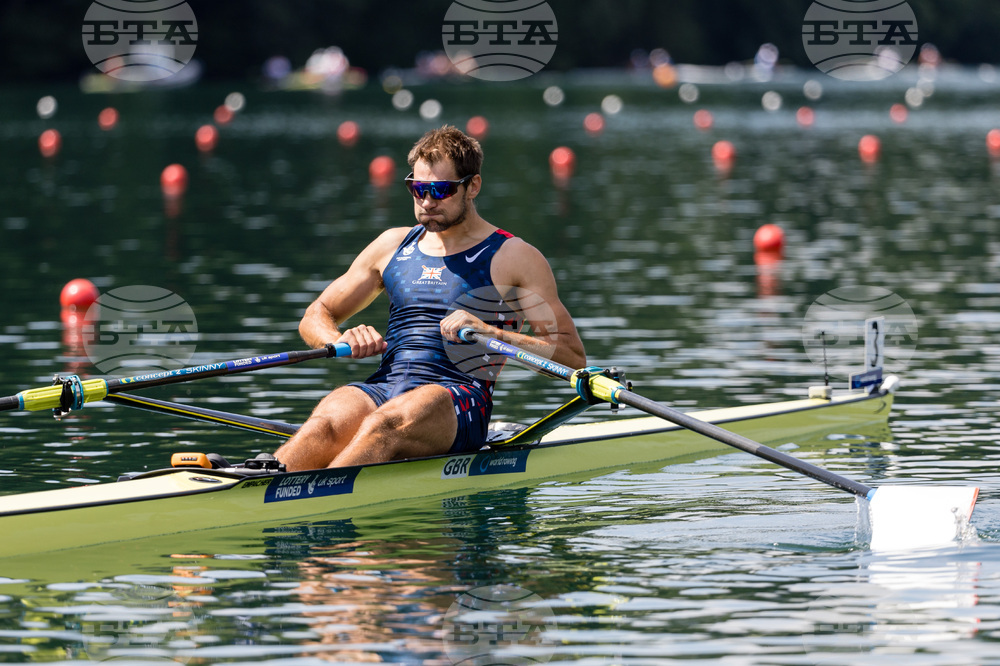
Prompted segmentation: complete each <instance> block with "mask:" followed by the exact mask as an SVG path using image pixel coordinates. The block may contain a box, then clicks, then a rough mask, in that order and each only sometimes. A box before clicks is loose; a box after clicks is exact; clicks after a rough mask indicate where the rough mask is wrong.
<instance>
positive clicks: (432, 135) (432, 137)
mask: <svg viewBox="0 0 1000 666" xmlns="http://www.w3.org/2000/svg"><path fill="white" fill-rule="evenodd" d="M443 159H451V161H452V163H453V164H454V165H455V171H456V172H457V173H458V177H459V178H465V177H466V176H474V175H476V174H478V173H479V172H480V170H481V169H482V168H483V149H482V146H480V145H479V142H478V141H476V140H475V139H473V138H472V137H471V136H468V135H467V134H465V133H464V132H462V131H461V130H460V129H458V128H456V127H452V126H451V125H445V126H443V127H439V128H438V129H432V130H431V131H429V132H427V134H424V135H423V136H422V137H420V140H419V141H417V142H416V143H415V144H414V145H413V148H412V149H411V150H410V154H409V155H408V156H407V158H406V162H407V163H408V164H409V165H410V167H411V168H412V167H413V165H414V164H416V163H417V160H423V161H425V162H427V163H428V164H431V165H433V164H437V163H438V162H440V161H441V160H443Z"/></svg>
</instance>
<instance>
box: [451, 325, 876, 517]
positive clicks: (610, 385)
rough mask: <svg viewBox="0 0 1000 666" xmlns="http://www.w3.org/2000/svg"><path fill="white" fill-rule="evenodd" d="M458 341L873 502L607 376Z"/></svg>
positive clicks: (509, 348) (832, 477) (851, 486)
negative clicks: (584, 388) (491, 352)
mask: <svg viewBox="0 0 1000 666" xmlns="http://www.w3.org/2000/svg"><path fill="white" fill-rule="evenodd" d="M459 337H460V338H461V339H462V340H465V341H466V342H478V343H479V344H482V345H483V346H485V347H486V348H487V349H489V350H490V351H493V352H496V353H498V354H501V355H503V356H507V357H509V358H512V359H514V360H517V361H520V362H521V363H523V364H524V365H526V366H528V367H529V368H532V369H534V370H537V371H539V372H541V373H542V374H546V375H549V376H552V377H556V378H559V379H566V380H568V381H569V382H570V384H571V385H572V386H573V388H575V389H576V390H577V392H578V393H581V395H582V396H583V392H582V389H583V385H584V384H586V385H587V392H588V393H589V394H590V395H593V396H595V397H598V398H600V399H602V400H606V401H608V402H611V403H616V404H622V405H629V406H631V407H635V408H636V409H639V410H641V411H643V412H646V413H647V414H651V415H652V416H658V417H659V418H661V419H665V420H667V421H670V422H671V423H676V424H677V425H679V426H681V427H683V428H687V429H688V430H693V431H694V432H697V433H699V434H702V435H705V436H706V437H710V438H712V439H714V440H717V441H720V442H722V443H723V444H728V445H729V446H732V447H734V448H737V449H740V450H741V451H746V452H747V453H750V454H752V455H755V456H757V457H758V458H763V459H764V460H768V461H770V462H773V463H775V464H777V465H781V466H782V467H787V468H788V469H790V470H793V471H796V472H799V473H801V474H805V475H806V476H811V477H812V478H814V479H816V480H818V481H822V482H823V483H827V484H829V485H831V486H833V487H834V488H840V489H841V490H846V491H848V492H851V493H854V494H855V495H859V496H861V497H864V498H866V499H870V497H869V496H870V495H871V494H872V493H873V492H874V491H875V489H874V488H872V487H870V486H866V485H865V484H863V483H858V482H857V481H852V480H851V479H848V478H845V477H843V476H840V475H839V474H834V473H833V472H830V471H827V470H825V469H823V468H822V467H817V466H816V465H812V464H810V463H807V462H805V461H802V460H799V459H798V458H795V457H793V456H790V455H788V454H786V453H782V452H781V451H777V450H775V449H772V448H770V447H768V446H764V445H763V444H760V443H758V442H755V441H753V440H752V439H749V438H747V437H744V436H742V435H737V434H736V433H734V432H730V431H729V430H725V429H723V428H720V427H719V426H717V425H714V424H711V423H707V422H705V421H702V420H700V419H696V418H694V417H692V416H688V415H687V414H685V413H683V412H679V411H677V410H676V409H673V408H672V407H667V406H666V405H664V404H662V403H659V402H655V401H653V400H650V399H648V398H644V397H642V396H641V395H637V394H635V393H633V392H631V391H629V390H628V389H627V388H625V387H624V386H622V385H621V384H620V383H619V382H617V381H615V380H614V379H611V378H610V377H607V376H605V375H602V374H599V373H596V372H592V371H587V370H572V369H571V368H568V367H566V366H565V365H561V364H559V363H556V362H555V361H550V360H549V359H546V358H542V357H540V356H538V355H536V354H532V353H530V352H527V351H524V350H523V349H519V348H517V347H515V346H513V345H509V344H507V343H506V342H501V341H500V340H496V339H493V338H488V337H486V336H483V335H481V334H479V333H476V332H475V331H473V330H472V329H470V328H466V329H462V330H461V331H460V332H459ZM584 397H586V396H584Z"/></svg>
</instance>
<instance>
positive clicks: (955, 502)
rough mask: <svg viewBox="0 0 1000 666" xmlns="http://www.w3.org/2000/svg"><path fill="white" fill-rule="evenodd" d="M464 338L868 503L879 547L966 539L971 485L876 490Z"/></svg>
mask: <svg viewBox="0 0 1000 666" xmlns="http://www.w3.org/2000/svg"><path fill="white" fill-rule="evenodd" d="M459 337H460V338H461V339H462V340H464V341H466V342H476V343H479V344H481V345H483V346H484V347H486V348H487V349H488V350H489V351H492V352H494V353H496V354H500V355H502V356H506V357H508V358H511V359H514V360H516V361H519V362H520V363H522V364H524V365H525V366H527V367H529V368H532V369H534V370H536V371H537V372H540V373H542V374H545V375H549V376H551V377H555V378H557V379H564V380H567V381H569V383H570V384H571V385H572V386H573V388H575V389H576V391H577V393H578V394H579V395H580V397H582V398H584V399H585V400H590V401H592V400H595V399H597V400H603V401H606V402H610V403H612V404H621V405H629V406H631V407H635V408H636V409H638V410H641V411H643V412H645V413H647V414H650V415H652V416H657V417H659V418H662V419H665V420H667V421H670V422H671V423H675V424H677V425H679V426H681V427H683V428H687V429H688V430H692V431H694V432H697V433H699V434H702V435H704V436H706V437H710V438H712V439H714V440H717V441H719V442H722V443H723V444H728V445H729V446H732V447H734V448H737V449H740V450H741V451H746V452H747V453H750V454H752V455H755V456H757V457H758V458H763V459H764V460H767V461H770V462H773V463H775V464H777V465H781V466H782V467H785V468H787V469H790V470H792V471H795V472H799V473H800V474H805V475H806V476H809V477H812V478H814V479H816V480H817V481H822V482H823V483H826V484H829V485H831V486H833V487H834V488H839V489H841V490H846V491H847V492H850V493H853V494H854V495H857V496H858V497H861V498H863V499H866V500H868V502H869V504H870V520H871V527H872V539H871V547H872V548H873V549H894V548H915V547H922V546H933V545H941V544H943V543H949V542H952V541H954V540H955V539H956V538H957V537H960V536H961V533H960V530H961V529H963V528H964V526H965V525H967V524H968V520H969V519H970V518H971V517H972V511H973V508H974V507H975V503H976V497H977V496H978V494H979V489H978V488H975V487H965V486H946V487H940V486H939V487H930V486H882V487H880V488H873V487H871V486H868V485H865V484H863V483H860V482H858V481H854V480H852V479H848V478H847V477H844V476H841V475H839V474H835V473H833V472H831V471H829V470H826V469H823V468H822V467H818V466H816V465H813V464H811V463H807V462H805V461H804V460H799V459H798V458H795V457H794V456H790V455H788V454H786V453H782V452H781V451H778V450H776V449H772V448H770V447H768V446H765V445H763V444H760V443H759V442H755V441H753V440H752V439H749V438H747V437H744V436H743V435H738V434H736V433H734V432H730V431H728V430H725V429H723V428H720V427H719V426H717V425H715V424H712V423H707V422H705V421H702V420H700V419H696V418H694V417H692V416H689V415H687V414H685V413H683V412H679V411H677V410H676V409H673V408H672V407H668V406H667V405H664V404H662V403H659V402H655V401H653V400H650V399H649V398H645V397H643V396H641V395H638V394H636V393H633V392H632V391H630V390H628V389H627V388H626V387H625V386H623V385H622V384H621V383H620V382H618V381H615V380H614V379H611V378H610V377H607V376H605V375H603V374H601V372H602V370H601V369H600V368H586V369H584V370H573V369H571V368H569V367H567V366H565V365H562V364H560V363H556V362H554V361H551V360H549V359H547V358H543V357H541V356H538V355H536V354H533V353H531V352H528V351H525V350H523V349H520V348H518V347H515V346H514V345H510V344H507V343H506V342H502V341H500V340H497V339H495V338H489V337H486V336H483V335H481V334H479V333H476V332H475V331H473V330H472V329H462V331H461V332H460V333H459Z"/></svg>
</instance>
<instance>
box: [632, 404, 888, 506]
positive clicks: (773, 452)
mask: <svg viewBox="0 0 1000 666" xmlns="http://www.w3.org/2000/svg"><path fill="white" fill-rule="evenodd" d="M615 399H616V400H617V401H618V402H619V403H621V404H623V405H629V406H630V407H635V408H636V409H640V410H642V411H644V412H646V413H647V414H652V415H653V416H658V417H660V418H661V419H665V420H667V421H670V422H671V423H676V424H677V425H679V426H681V427H684V428H687V429H688V430H693V431H694V432H697V433H699V434H701V435H705V436H706V437H711V438H712V439H715V440H718V441H720V442H722V443H723V444H728V445H729V446H732V447H734V448H737V449H739V450H741V451H746V452H747V453H750V454H752V455H755V456H757V457H758V458H763V459H764V460H768V461H770V462H773V463H775V464H776V465H781V466H782V467H787V468H788V469H790V470H793V471H795V472H799V473H801V474H805V475H806V476H811V477H812V478H814V479H816V480H817V481H822V482H823V483H826V484H829V485H831V486H833V487H834V488H840V489H841V490H846V491H848V492H851V493H854V494H855V495H859V496H861V497H868V494H869V493H871V491H872V490H873V488H871V487H870V486H866V485H865V484H863V483H859V482H857V481H853V480H851V479H848V478H846V477H843V476H840V475H839V474H834V473H833V472H831V471H829V470H825V469H823V468H822V467H817V466H816V465H813V464H810V463H807V462H805V461H804V460H799V459H798V458H796V457H794V456H790V455H788V454H787V453H782V452H781V451H778V450H777V449H772V448H771V447H769V446H765V445H763V444H761V443H759V442H755V441H753V440H752V439H749V438H748V437H744V436H743V435H738V434H736V433H735V432H731V431H729V430H725V429H724V428H720V427H719V426H717V425H715V424H714V423H708V422H707V421H702V420H701V419H696V418H694V417H693V416H689V415H687V414H685V413H684V412H679V411H677V410H676V409H673V408H671V407H667V406H666V405H664V404H662V403H659V402H656V401H654V400H650V399H649V398H644V397H643V396H641V395H636V394H635V393H632V392H631V391H627V390H625V389H624V388H623V389H621V390H619V391H617V392H616V393H615Z"/></svg>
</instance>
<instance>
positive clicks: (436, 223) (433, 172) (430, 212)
mask: <svg viewBox="0 0 1000 666" xmlns="http://www.w3.org/2000/svg"><path fill="white" fill-rule="evenodd" d="M413 179H414V180H418V181H428V180H459V176H458V173H457V172H456V171H455V165H454V164H453V163H452V161H451V160H450V159H445V160H441V161H440V162H437V163H435V164H433V165H431V164H428V163H427V162H425V161H424V160H417V162H416V164H414V165H413ZM479 182H480V178H479V176H475V177H474V178H473V179H471V180H470V181H468V182H466V183H464V184H462V185H459V186H458V191H457V192H456V193H455V194H453V195H452V196H450V197H448V198H447V199H433V198H431V195H430V193H427V194H426V195H425V196H424V197H423V198H422V199H418V198H416V197H414V198H413V214H414V215H415V216H416V218H417V222H419V223H420V224H422V225H424V227H425V228H426V229H427V231H434V232H438V231H444V230H446V229H451V228H452V227H457V226H458V225H460V224H462V223H463V222H465V219H466V217H467V216H468V213H469V206H471V205H472V200H473V199H474V198H475V195H476V194H478V192H479Z"/></svg>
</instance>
